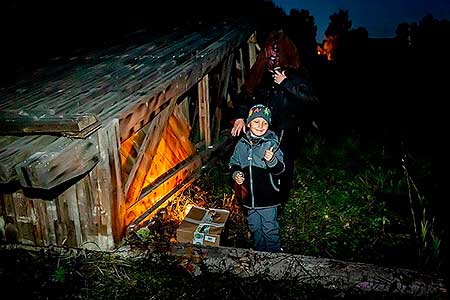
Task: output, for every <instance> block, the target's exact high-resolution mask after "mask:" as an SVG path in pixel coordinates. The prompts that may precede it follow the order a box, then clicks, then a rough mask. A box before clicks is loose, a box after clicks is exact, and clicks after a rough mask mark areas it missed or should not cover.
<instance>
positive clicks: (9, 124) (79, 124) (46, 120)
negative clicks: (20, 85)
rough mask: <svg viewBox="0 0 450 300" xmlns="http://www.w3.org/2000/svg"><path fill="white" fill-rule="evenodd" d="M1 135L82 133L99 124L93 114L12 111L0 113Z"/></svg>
mask: <svg viewBox="0 0 450 300" xmlns="http://www.w3.org/2000/svg"><path fill="white" fill-rule="evenodd" d="M0 120H1V122H0V133H5V134H14V133H59V132H80V131H82V130H83V129H85V128H87V127H89V126H91V125H93V124H94V123H96V122H97V117H96V116H95V115H93V114H64V115H55V114H53V113H50V114H49V113H48V112H37V111H24V110H21V111H12V110H5V111H2V112H0Z"/></svg>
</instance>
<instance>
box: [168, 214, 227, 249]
mask: <svg viewBox="0 0 450 300" xmlns="http://www.w3.org/2000/svg"><path fill="white" fill-rule="evenodd" d="M229 215H230V212H229V211H228V210H226V209H215V208H210V209H208V208H203V207H198V206H193V207H192V208H191V210H190V211H189V212H188V214H187V215H186V217H185V218H184V220H183V222H181V224H180V226H179V227H178V229H177V241H178V242H181V243H191V244H194V245H204V246H219V244H220V234H221V233H222V231H223V229H224V227H225V223H226V222H227V220H228V216H229Z"/></svg>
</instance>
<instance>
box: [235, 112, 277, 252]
mask: <svg viewBox="0 0 450 300" xmlns="http://www.w3.org/2000/svg"><path fill="white" fill-rule="evenodd" d="M270 122H271V112H270V110H269V108H268V107H266V106H264V105H262V104H257V105H255V106H253V107H252V108H251V109H250V111H249V114H248V117H247V121H246V124H247V126H248V129H249V130H247V132H246V134H245V135H244V136H243V137H242V138H241V139H240V140H239V141H238V143H237V144H236V147H235V149H234V152H233V155H232V156H231V159H230V163H229V166H230V169H231V171H232V177H233V180H234V181H235V182H236V184H238V185H239V186H241V188H243V189H245V190H246V191H247V193H245V195H244V198H243V199H242V201H243V206H244V207H245V208H246V209H248V213H247V223H248V226H249V229H250V232H251V233H252V238H253V242H254V248H255V250H257V251H269V252H278V251H280V227H279V225H278V222H277V208H278V206H279V205H280V204H281V199H280V193H279V178H278V175H280V174H281V173H283V171H284V169H285V165H284V161H283V152H282V151H281V150H280V149H279V142H280V141H279V140H278V137H277V136H276V135H275V133H274V132H273V131H271V130H269V125H270Z"/></svg>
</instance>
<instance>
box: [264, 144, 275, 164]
mask: <svg viewBox="0 0 450 300" xmlns="http://www.w3.org/2000/svg"><path fill="white" fill-rule="evenodd" d="M272 158H273V147H270V149H267V150H266V152H264V159H265V160H266V161H271V160H272Z"/></svg>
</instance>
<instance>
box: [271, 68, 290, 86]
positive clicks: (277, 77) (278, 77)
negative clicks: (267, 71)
mask: <svg viewBox="0 0 450 300" xmlns="http://www.w3.org/2000/svg"><path fill="white" fill-rule="evenodd" d="M286 78H287V77H286V74H285V71H282V72H280V71H279V70H275V72H274V73H273V81H274V82H275V83H277V84H281V83H282V82H283V81H284V80H285V79H286Z"/></svg>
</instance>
